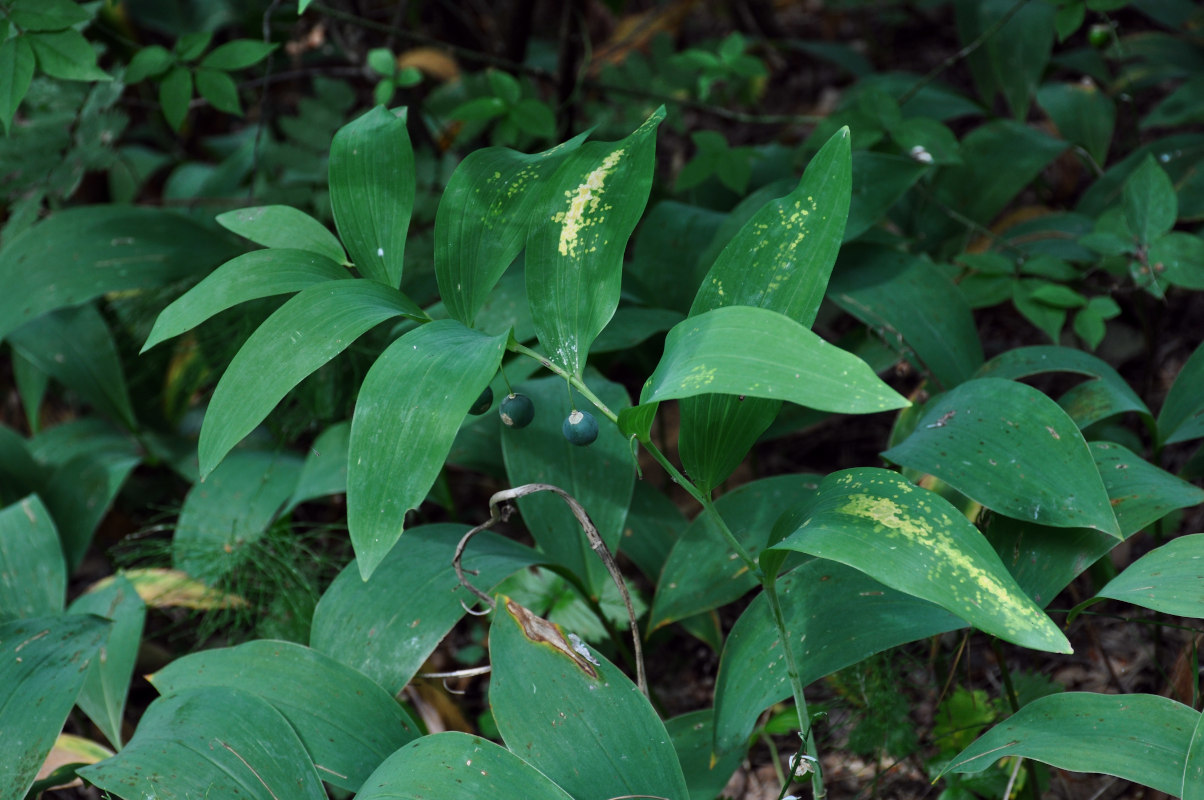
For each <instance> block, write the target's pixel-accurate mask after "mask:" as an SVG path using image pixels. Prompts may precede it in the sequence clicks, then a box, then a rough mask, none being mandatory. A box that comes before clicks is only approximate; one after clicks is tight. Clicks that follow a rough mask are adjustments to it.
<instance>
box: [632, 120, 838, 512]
mask: <svg viewBox="0 0 1204 800" xmlns="http://www.w3.org/2000/svg"><path fill="white" fill-rule="evenodd" d="M849 148H850V143H849V132H848V129H841V130H840V131H837V132H836V133H835V134H834V135H833V136H832V137H830V138H829V139H828V141H827V142H826V143H825V144H824V146H823V147H822V148H821V149H820V151H819V152H818V153H816V154H815V156H814V157H813V158H812V159H811V162H810V163H809V164H808V165H807V169H806V171H805V172H804V173H803V177H802V179H801V180H800V181H799V184H798V186H797V187H796V188H795V190H794V191H793V192H791V193H790V194H789V195H787V196H785V197H782V198H778V199H774V200H771V201H769V202H767V203H765V204H764V205H763V206H762V207H761V208H759V209H758V210H757V211H756V212H755V213H754V214H752V215H751V216H750V217H749V218H748V219H747V221H745V222H744V223H743V224H742V225H741V226H740V228H739V230H738V232H736V233H735V234H734V236H732V237H731V238H730V240H728V239H725V238H724V234H725V232H724V231H723V230H722V229H721V230H720V232H719V234H718V235H717V237H716V238H715V240H714V241H713V242H712V247H715V246H717V245H718V243H719V242H725V244H724V245H723V249H722V250H721V251H720V252H719V255H718V256H717V257H716V258H715V261H714V263H713V264H712V266H711V269H710V271H709V272H708V273H707V276H706V277H705V278H704V279H703V282H702V285H701V287H700V288H699V290H698V293H697V294H696V295H695V297H694V303H693V305H692V306H691V308H690V314H691V317H694V316H696V315H701V314H703V313H705V312H713V310H715V309H718V308H722V307H725V306H756V307H760V308H761V309H766V310H769V311H774V312H779V313H781V314H784V315H785V316H786V317H787V318H788V319H789V320H791V321H793V322H794V323H797V325H796V327H798V326H801V327H802V328H810V326H811V324H812V323H813V322H814V321H815V315H816V313H817V312H818V311H819V304H820V301H821V300H822V299H823V296H824V291H825V290H826V288H827V285H828V277H829V275H831V272H832V265H833V263H834V262H835V260H836V252H837V250H838V249H839V248H840V242H841V238H842V234H843V232H844V223H845V218H846V217H847V216H848V207H849V195H850V186H851V180H852V178H851V167H850V157H849ZM737 211H739V209H737ZM733 216H736V215H735V214H733ZM689 322H690V320H687V321H686V322H683V323H682V324H681V325H679V326H678V327H679V328H682V326H686V325H687V324H689ZM766 332H767V330H761V331H759V332H758V333H759V334H761V335H764V334H765V333H766ZM792 333H793V331H792ZM808 333H809V332H808ZM669 335H670V337H673V332H670V334H669ZM742 335H743V334H742ZM804 338H806V337H804ZM735 341H736V340H731V341H730V342H728V345H734V344H735ZM817 341H818V339H817ZM666 344H667V343H666ZM669 352H670V351H669V350H668V348H667V347H666V354H668V353H669ZM752 352H754V351H753V350H751V349H749V350H747V351H746V353H752ZM704 391H706V392H717V391H722V390H719V389H717V388H708V389H705V390H704ZM695 394H698V392H695ZM734 394H736V395H741V394H743V395H752V396H753V397H755V398H765V395H759V394H758V393H757V392H744V391H737V392H734ZM780 399H782V397H781V395H778V396H771V397H769V398H768V400H769V401H768V402H766V399H753V400H745V401H740V400H738V399H737V398H736V397H703V398H699V399H697V400H694V399H690V400H686V401H685V402H683V403H682V404H681V419H682V422H681V442H680V449H681V458H682V463H683V465H684V466H685V468H686V471H687V472H688V473H689V474H690V476H691V477H692V479H693V480H694V482H695V483H696V484H697V485H698V486H699V488H701V489H702V490H703V491H708V490H710V489H711V488H713V487H715V486H716V485H718V484H719V483H721V482H722V481H723V480H724V479H726V478H727V476H728V475H730V474H731V472H732V470H734V469H735V468H736V466H737V465H739V463H740V461H742V460H743V459H744V456H745V455H746V454H747V453H748V450H749V448H751V447H752V445H753V443H754V442H755V441H756V440H757V438H758V437H759V436H760V435H761V434H762V433H764V432H765V429H766V428H768V427H769V425H770V424H771V423H772V422H773V419H774V417H776V416H777V413H778V411H779V409H780V408H781V406H780V403H779V402H777V401H778V400H780ZM786 399H789V398H786ZM641 402H645V401H644V400H641Z"/></svg>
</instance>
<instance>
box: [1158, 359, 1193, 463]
mask: <svg viewBox="0 0 1204 800" xmlns="http://www.w3.org/2000/svg"><path fill="white" fill-rule="evenodd" d="M1158 435H1159V436H1160V437H1161V438H1162V442H1163V444H1173V443H1175V442H1186V441H1189V440H1191V439H1199V438H1200V437H1202V436H1204V343H1202V344H1200V345H1199V346H1197V347H1196V349H1195V351H1194V352H1193V353H1192V354H1191V357H1190V358H1188V359H1187V363H1186V364H1184V365H1183V368H1182V369H1181V370H1179V375H1178V376H1177V377H1176V378H1175V382H1174V384H1172V385H1171V390H1170V392H1169V393H1168V394H1167V396H1166V402H1165V403H1163V404H1162V411H1160V412H1159V414H1158Z"/></svg>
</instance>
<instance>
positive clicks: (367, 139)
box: [330, 106, 414, 289]
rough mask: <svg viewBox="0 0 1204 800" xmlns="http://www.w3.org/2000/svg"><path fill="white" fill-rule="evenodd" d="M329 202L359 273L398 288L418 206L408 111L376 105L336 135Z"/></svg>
mask: <svg viewBox="0 0 1204 800" xmlns="http://www.w3.org/2000/svg"><path fill="white" fill-rule="evenodd" d="M330 204H331V207H332V208H333V210H334V223H335V226H336V227H337V228H338V229H339V236H341V237H342V239H343V244H344V245H346V247H347V252H348V253H350V254H351V260H352V262H354V263H355V266H356V268H357V269H358V270H359V271H360V274H362V275H364V276H365V277H368V278H372V279H373V280H376V281H380V282H381V283H383V284H385V285H387V286H390V287H392V288H394V289H396V288H397V287H398V286H400V285H401V273H402V267H403V265H404V257H405V244H406V234H407V233H408V232H409V227H410V214H411V213H412V211H413V209H414V150H413V148H412V147H411V145H410V137H409V134H408V133H406V119H405V115H404V114H402V115H401V116H396V115H394V114H393V113H392V112H391V111H387V110H386V109H385V108H384V106H377V107H376V108H374V109H372V110H371V111H369V112H368V113H366V114H364V115H363V116H361V117H359V118H358V119H356V120H354V121H352V122H349V123H348V124H346V125H344V126H343V127H342V128H340V129H339V131H338V133H336V134H335V135H334V141H333V142H332V143H331V145H330Z"/></svg>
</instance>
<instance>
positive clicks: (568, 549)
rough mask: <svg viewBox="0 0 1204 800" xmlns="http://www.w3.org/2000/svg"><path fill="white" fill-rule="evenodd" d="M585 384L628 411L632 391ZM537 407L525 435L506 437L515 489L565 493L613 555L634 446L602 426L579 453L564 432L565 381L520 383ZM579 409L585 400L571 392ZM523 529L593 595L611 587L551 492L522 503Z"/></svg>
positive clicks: (510, 432)
mask: <svg viewBox="0 0 1204 800" xmlns="http://www.w3.org/2000/svg"><path fill="white" fill-rule="evenodd" d="M586 385H587V386H589V388H590V389H591V390H592V391H593V392H594V393H595V394H597V395H598V396H599V397H600V398H601V399H602V401H603V402H604V403H606V404H607V405H608V406H610V407H611V410H614V409H617V408H622V407H623V406H626V405H627V402H628V401H627V392H626V390H625V389H624V388H623V387H622V386H621V385H619V384H617V383H612V382H610V381H607V380H605V379H604V378H600V377H596V376H594V375H592V374H591V375H589V376H588V377H587V378H586ZM515 391H518V392H522V393H523V394H526V395H527V396H528V397H530V398H531V401H532V402H533V403H534V404H535V419H534V421H532V423H531V424H530V425H528V426H527V427H526V428H522V429H514V428H504V429H503V430H502V431H501V438H502V456H503V458H504V459H505V464H506V477H507V479H508V480H509V483H510V485H512V486H519V485H521V484H524V483H550V484H553V485H555V486H558V487H560V488H561V489H564V490H565V491H566V492H568V493H569V494H570V495H572V496H573V497H574V498H575V499H576V500H577V502H579V503H581V505H582V506H583V507H584V508H585V511H586V513H588V514H589V515H590V518H591V519H592V520H593V522H594V525H596V526H597V528H598V535H599V536H601V537H602V541H603V542H605V543H606V546H607V547H609V548H610V550H611V552H614V551H615V550H616V549H618V547H619V540H620V538H621V537H622V534H623V526H624V523H625V521H626V519H627V507H628V505H629V504H630V502H631V492H632V487H633V486H634V485H635V469H634V467H633V466H632V456H631V446H630V445H629V444H628V442H627V440H626V439H625V438H624V437H623V435H622V434H621V433H619V431H618V429H617V428H616V427H615V426H613V425H611V424H609V423H607V422H606V421H605V420H600V425H599V430H598V438H597V440H596V441H595V442H594V443H593V444H592V445H590V446H589V447H578V446H576V445H573V444H570V443H569V442H568V440H567V439H565V438H564V432H563V430H562V427H563V423H564V420H565V418H566V417H567V416H568V415H569V412H570V410H571V409H570V405H569V393H568V391H567V389H566V386H565V382H564V380H563V379H561V378H558V377H555V376H552V377H548V378H541V379H538V380H533V381H527V382H525V383H522V384H519V385H518V386H517V387H516V389H515ZM573 403H574V404H575V406H576V407H577V408H587V407H588V402H587V401H586V400H585V399H584V398H583V397H581V395H579V394H574V396H573ZM518 507H519V510H520V511H521V512H522V517H523V523H524V524H525V525H526V526H527V530H529V531H530V532H531V535H532V536H533V537H534V538H535V541H536V542H538V543H539V546H540V549H542V550H543V551H544V552H545V553H547V554H548V556H549V558H550V559H551V560H552V561H554V562H555V563H557V564H561V565H563V566H564V567H567V568H568V569H569V570H570V571H572V572H573V574H575V575H577V576H579V577H580V578H582V579H583V580H584V581H585V582H586V586H587V587H588V588H589V590H590V592H591V593H592V594H593V595H594V596H595V597H600V596H601V592H602V587H603V586H605V585H606V584H607V583H609V582H610V580H611V579H610V574H609V573H608V572H607V571H606V569H605V568H604V566H603V565H602V562H601V561H600V560H599V559H598V556H597V555H596V554H595V553H594V552H593V550H592V549H591V548H590V544H589V540H588V539H586V536H585V533H584V531H582V530H581V526H580V525H579V524H578V523H577V521H576V519H575V518H574V517H573V514H572V512H571V511H570V510H569V508H568V506H566V505H565V503H564V501H563V500H561V499H560V498H559V497H555V496H553V495H551V494H548V493H540V494H534V495H528V496H527V497H523V498H520V499H519V500H518Z"/></svg>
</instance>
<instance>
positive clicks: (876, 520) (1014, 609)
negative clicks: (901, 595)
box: [774, 468, 1071, 653]
mask: <svg viewBox="0 0 1204 800" xmlns="http://www.w3.org/2000/svg"><path fill="white" fill-rule="evenodd" d="M774 549H779V550H797V551H799V552H802V553H809V554H811V555H814V556H818V557H819V558H825V559H828V560H830V561H838V562H840V563H842V564H847V565H848V566H850V567H853V568H854V569H859V570H861V571H862V572H864V573H866V574H867V575H869V576H870V577H872V578H874V579H875V580H878V581H880V582H882V583H884V584H886V585H887V586H890V587H891V588H892V589H897V590H898V591H901V592H906V593H907V594H910V595H914V596H916V597H920V598H922V599H924V600H928V601H929V602H932V603H935V604H936V605H938V606H940V607H941V608H944V609H946V610H947V611H950V612H952V613H954V614H957V615H958V616H959V617H961V618H962V619H964V620H966V621H967V622H969V623H970V624H972V625H974V626H975V627H977V628H979V629H981V630H983V631H986V632H987V633H990V634H993V635H995V636H998V637H1000V638H1002V639H1005V640H1007V641H1010V642H1014V643H1016V644H1021V645H1023V646H1025V647H1030V648H1033V649H1036V650H1048V651H1053V652H1058V653H1069V652H1071V647H1070V643H1069V642H1068V641H1066V637H1065V636H1063V635H1062V633H1061V631H1059V630H1058V627H1057V626H1056V625H1055V624H1054V623H1053V621H1052V620H1051V619H1050V618H1049V617H1047V616H1046V615H1045V614H1044V613H1043V612H1042V611H1041V609H1040V608H1039V607H1038V606H1037V605H1036V604H1035V603H1033V601H1032V600H1030V599H1029V598H1028V596H1027V595H1026V594H1024V591H1023V590H1022V589H1021V588H1020V587H1019V586H1018V585H1017V584H1016V582H1015V580H1013V579H1012V576H1011V575H1010V574H1008V571H1007V568H1006V567H1004V565H1003V563H1002V562H1001V561H1000V560H999V556H998V555H996V554H995V551H994V550H992V549H991V546H990V544H988V543H987V541H986V540H985V539H984V538H983V537H982V534H980V533H979V532H978V529H977V528H975V527H974V525H973V524H972V523H971V522H970V521H969V520H968V519H966V517H965V516H964V515H962V514H961V513H960V512H959V511H958V510H957V509H956V508H954V507H953V505H952V504H951V503H949V502H948V501H947V500H945V499H944V498H943V497H941V496H940V495H938V494H936V493H934V492H930V491H928V490H926V489H921V488H920V487H918V486H916V485H915V484H913V483H911V482H910V481H908V480H906V479H904V478H902V477H900V476H899V475H898V474H897V473H894V472H890V471H889V470H884V469H877V468H863V469H850V470H843V471H841V472H836V473H833V474H831V475H829V476H828V477H827V478H825V479H824V480H823V482H822V483H821V484H820V487H819V492H818V494H817V495H816V497H815V500H814V502H813V503H811V505H810V511H809V513H808V515H807V518H806V519H805V520H804V521H803V523H802V524H801V525H800V526H799V528H798V529H797V530H796V531H795V532H794V533H792V534H790V535H788V536H787V537H786V538H785V539H783V540H782V541H781V542H778V543H777V544H776V545H775V546H774Z"/></svg>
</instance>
